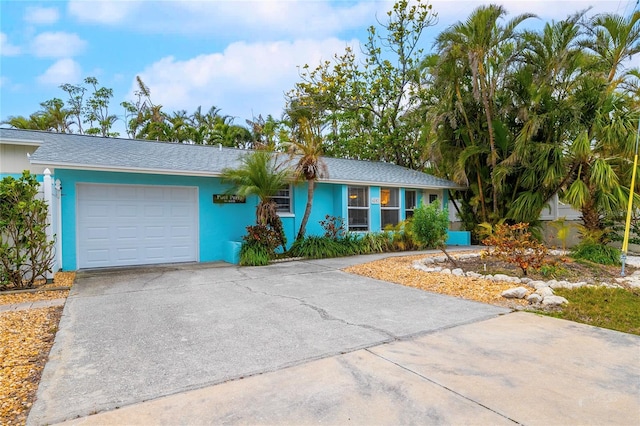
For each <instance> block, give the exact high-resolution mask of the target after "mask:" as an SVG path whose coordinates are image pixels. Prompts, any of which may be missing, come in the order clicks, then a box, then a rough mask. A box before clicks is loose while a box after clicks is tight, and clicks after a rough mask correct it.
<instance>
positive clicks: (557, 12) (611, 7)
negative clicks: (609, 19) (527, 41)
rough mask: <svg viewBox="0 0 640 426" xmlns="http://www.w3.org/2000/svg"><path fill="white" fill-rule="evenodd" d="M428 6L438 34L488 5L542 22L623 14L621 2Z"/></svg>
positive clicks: (437, 1)
mask: <svg viewBox="0 0 640 426" xmlns="http://www.w3.org/2000/svg"><path fill="white" fill-rule="evenodd" d="M431 3H432V4H433V10H434V11H435V12H436V13H437V14H438V18H439V25H438V28H439V29H440V30H444V29H445V28H446V27H448V26H449V25H452V24H455V23H456V22H458V21H463V22H464V21H465V20H466V19H467V17H468V16H469V15H470V14H471V12H473V11H474V10H475V9H476V8H477V7H479V6H482V5H488V4H489V3H491V4H498V5H501V6H503V7H504V8H505V10H506V11H507V13H508V15H507V16H506V18H507V19H510V18H513V17H515V16H517V15H520V14H523V13H533V14H535V15H537V16H538V18H540V19H541V20H543V21H550V20H555V21H559V20H562V19H565V18H566V17H568V16H569V15H573V14H574V13H576V12H578V11H582V10H585V9H589V8H590V10H589V12H588V13H587V15H588V16H591V15H594V14H597V13H618V14H623V13H624V12H625V10H624V3H625V2H620V1H619V0H599V1H593V0H537V1H531V0H493V1H491V2H488V1H485V0H433V1H432V2H431ZM627 12H628V11H627ZM533 20H535V19H533ZM533 20H531V21H533ZM536 21H537V22H540V21H539V20H536Z"/></svg>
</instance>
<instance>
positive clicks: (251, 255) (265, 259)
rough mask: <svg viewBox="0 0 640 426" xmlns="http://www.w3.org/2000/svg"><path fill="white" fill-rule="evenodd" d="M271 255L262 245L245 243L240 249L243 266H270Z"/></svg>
mask: <svg viewBox="0 0 640 426" xmlns="http://www.w3.org/2000/svg"><path fill="white" fill-rule="evenodd" d="M270 260H271V254H270V253H269V250H268V249H267V248H266V247H265V246H264V245H263V244H260V243H256V242H247V241H244V242H243V243H242V246H241V247H240V265H241V266H265V265H268V264H269V261H270Z"/></svg>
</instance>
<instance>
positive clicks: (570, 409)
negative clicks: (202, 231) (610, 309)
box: [28, 255, 640, 425]
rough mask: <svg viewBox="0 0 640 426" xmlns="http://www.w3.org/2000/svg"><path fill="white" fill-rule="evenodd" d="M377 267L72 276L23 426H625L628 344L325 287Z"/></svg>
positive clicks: (437, 299) (635, 378) (511, 316)
mask: <svg viewBox="0 0 640 426" xmlns="http://www.w3.org/2000/svg"><path fill="white" fill-rule="evenodd" d="M384 256H388V255H384ZM384 256H382V255H379V256H366V257H352V258H345V259H329V260H318V261H299V262H289V263H281V264H274V265H270V266H268V267H261V268H238V267H235V266H229V265H206V264H199V265H177V266H174V265H172V266H158V267H153V268H146V269H132V270H120V271H108V272H99V273H93V274H91V273H85V274H81V275H80V276H79V279H78V280H77V284H76V285H75V286H74V288H73V290H72V292H71V294H70V296H69V298H68V299H67V303H66V305H65V309H64V314H63V318H62V320H61V322H60V330H59V332H58V334H57V335H56V340H55V344H54V346H53V348H52V351H51V354H50V359H49V362H48V363H47V366H46V368H45V370H44V372H43V376H42V381H41V383H40V387H39V389H38V395H37V401H36V403H35V404H34V406H33V408H32V410H31V413H30V415H29V419H28V424H31V425H43V424H53V423H59V422H64V421H70V422H71V423H82V424H238V423H239V424H256V423H259V424H274V423H275V424H302V423H329V424H344V423H355V424H460V423H466V424H495V423H499V424H501V423H511V424H512V423H527V424H554V423H562V424H568V423H571V424H578V423H579V424H638V423H640V337H638V336H632V335H627V334H623V333H617V332H613V331H609V330H603V329H598V328H595V327H589V326H584V325H579V324H574V323H570V322H566V321H561V320H555V319H551V318H546V317H540V316H537V315H533V314H527V313H509V311H507V310H505V309H503V308H499V307H495V306H491V305H485V304H481V303H476V302H470V301H465V300H461V299H457V298H452V297H447V296H442V295H438V294H431V293H427V292H423V291H420V290H415V289H412V288H408V287H403V286H399V285H395V284H390V283H386V282H381V281H377V280H372V279H368V278H364V277H360V276H354V275H349V274H346V273H344V272H341V271H340V268H342V267H345V266H347V265H349V264H355V263H361V262H364V261H370V260H373V259H375V258H379V257H384ZM74 419H75V420H74Z"/></svg>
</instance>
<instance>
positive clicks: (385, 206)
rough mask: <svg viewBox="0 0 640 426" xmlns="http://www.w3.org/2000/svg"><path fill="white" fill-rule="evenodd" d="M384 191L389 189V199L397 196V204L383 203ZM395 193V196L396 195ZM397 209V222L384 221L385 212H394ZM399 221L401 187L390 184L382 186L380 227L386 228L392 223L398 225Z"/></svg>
mask: <svg viewBox="0 0 640 426" xmlns="http://www.w3.org/2000/svg"><path fill="white" fill-rule="evenodd" d="M383 191H389V201H391V200H393V199H394V198H395V205H391V206H389V203H387V204H382V198H383V197H382V193H383ZM394 194H395V197H394ZM392 211H395V213H396V217H395V219H396V220H395V223H387V224H385V223H384V217H383V212H392ZM398 223H400V188H394V187H390V186H384V187H380V229H382V230H384V228H385V227H386V226H387V225H389V224H391V225H393V226H396V225H397V224H398Z"/></svg>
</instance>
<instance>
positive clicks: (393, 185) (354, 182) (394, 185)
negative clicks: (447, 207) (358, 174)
mask: <svg viewBox="0 0 640 426" xmlns="http://www.w3.org/2000/svg"><path fill="white" fill-rule="evenodd" d="M318 183H333V184H342V185H359V186H383V187H391V188H412V189H451V190H455V189H466V187H464V186H455V187H452V186H445V185H437V184H436V185H429V184H414V183H409V182H393V183H390V182H379V181H364V180H363V181H360V180H340V179H320V180H318Z"/></svg>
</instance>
